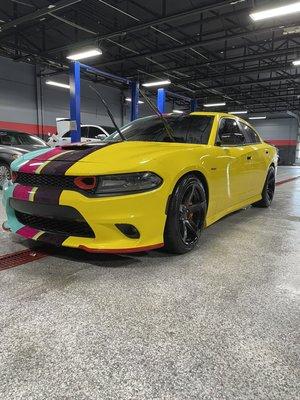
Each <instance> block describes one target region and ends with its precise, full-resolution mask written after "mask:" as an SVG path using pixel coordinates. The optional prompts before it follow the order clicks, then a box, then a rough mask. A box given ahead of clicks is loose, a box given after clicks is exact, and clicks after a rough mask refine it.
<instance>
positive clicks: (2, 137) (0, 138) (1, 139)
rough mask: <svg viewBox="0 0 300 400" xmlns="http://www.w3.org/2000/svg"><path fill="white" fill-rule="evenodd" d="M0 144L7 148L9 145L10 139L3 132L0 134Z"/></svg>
mask: <svg viewBox="0 0 300 400" xmlns="http://www.w3.org/2000/svg"><path fill="white" fill-rule="evenodd" d="M0 144H2V145H5V146H9V145H11V138H10V137H9V136H8V134H7V133H5V132H0Z"/></svg>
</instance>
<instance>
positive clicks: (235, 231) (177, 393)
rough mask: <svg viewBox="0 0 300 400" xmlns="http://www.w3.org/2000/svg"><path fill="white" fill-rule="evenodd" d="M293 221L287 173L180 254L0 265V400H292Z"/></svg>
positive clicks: (295, 188) (296, 252) (296, 240)
mask: <svg viewBox="0 0 300 400" xmlns="http://www.w3.org/2000/svg"><path fill="white" fill-rule="evenodd" d="M294 175H300V168H297V167H286V168H284V167H282V168H280V169H279V179H285V178H287V177H290V176H294ZM0 219H1V217H0ZM299 222H300V180H295V181H293V182H289V183H286V184H284V185H281V186H278V187H277V191H276V197H275V200H274V203H273V205H272V207H271V208H270V209H267V210H266V209H257V208H251V207H250V208H248V209H246V210H241V211H239V212H237V213H234V214H232V215H230V216H228V217H226V218H224V219H223V220H222V221H219V222H218V223H216V224H214V225H213V226H211V227H209V228H208V229H207V230H206V231H205V232H204V234H203V237H202V241H201V245H199V247H198V249H196V250H195V251H193V252H191V253H189V254H186V255H184V256H169V255H166V254H164V253H163V252H151V253H148V254H138V255H134V256H103V255H88V254H85V253H81V252H76V251H71V250H65V249H60V250H57V252H56V253H54V254H55V256H54V255H53V256H49V257H47V258H44V259H42V260H39V261H36V262H32V263H30V264H26V265H21V266H19V267H16V268H12V269H8V270H5V271H2V272H0V307H1V308H0V310H1V311H0V399H1V400H2V399H3V400H10V399H24V400H25V399H26V400H28V399H31V400H36V399H41V400H42V399H43V400H44V399H51V400H55V399H72V400H73V399H74V400H75V399H79V400H85V399H86V400H91V399H99V400H100V399H103V400H104V399H105V400H110V399H118V400H123V399H150V400H154V399H163V400H185V399H186V400H191V399H197V400H198V399H201V400H202V399H207V400H212V399H216V400H217V399H219V400H225V399H226V400H227V399H228V400H230V399H237V400H243V399H259V400H260V399H261V400H266V399H272V400H274V399H278V400H287V399H288V400H296V399H298V398H299V393H300V385H299V365H300V363H299V322H300V321H299V303H300V302H299V287H300V285H299V266H300V223H299ZM0 243H1V246H0V254H5V253H9V252H13V251H17V250H20V249H24V248H26V246H28V243H26V242H23V241H22V240H20V239H18V238H16V237H13V236H12V235H7V234H6V233H3V232H1V233H0ZM297 274H298V275H297Z"/></svg>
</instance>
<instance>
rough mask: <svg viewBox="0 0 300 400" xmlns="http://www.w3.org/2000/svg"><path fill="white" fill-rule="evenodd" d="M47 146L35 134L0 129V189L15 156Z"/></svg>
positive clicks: (8, 174) (7, 176)
mask: <svg viewBox="0 0 300 400" xmlns="http://www.w3.org/2000/svg"><path fill="white" fill-rule="evenodd" d="M45 147H48V146H47V145H46V143H45V142H44V141H43V140H42V139H40V138H39V137H37V136H33V135H29V134H28V133H23V132H16V131H8V130H4V129H0V189H1V188H2V185H3V183H4V181H5V180H6V179H8V178H9V176H10V167H9V166H10V164H11V162H12V161H14V160H15V159H16V158H18V157H20V156H22V155H23V154H25V153H28V152H29V151H33V150H39V149H42V148H45Z"/></svg>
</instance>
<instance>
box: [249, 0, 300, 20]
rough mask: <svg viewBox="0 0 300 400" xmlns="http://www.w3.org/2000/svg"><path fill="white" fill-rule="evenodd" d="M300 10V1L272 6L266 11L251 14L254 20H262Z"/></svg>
mask: <svg viewBox="0 0 300 400" xmlns="http://www.w3.org/2000/svg"><path fill="white" fill-rule="evenodd" d="M296 12H300V1H297V2H296V3H292V4H288V5H287V6H282V7H276V8H270V9H268V10H264V11H258V12H254V13H252V14H250V18H252V19H253V21H261V20H263V19H268V18H274V17H282V16H283V15H288V14H294V13H296Z"/></svg>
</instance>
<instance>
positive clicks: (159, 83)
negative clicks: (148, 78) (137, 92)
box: [142, 79, 171, 87]
mask: <svg viewBox="0 0 300 400" xmlns="http://www.w3.org/2000/svg"><path fill="white" fill-rule="evenodd" d="M170 83H171V81H170V79H166V80H165V81H156V82H147V83H143V84H142V86H144V87H152V86H165V85H170Z"/></svg>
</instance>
